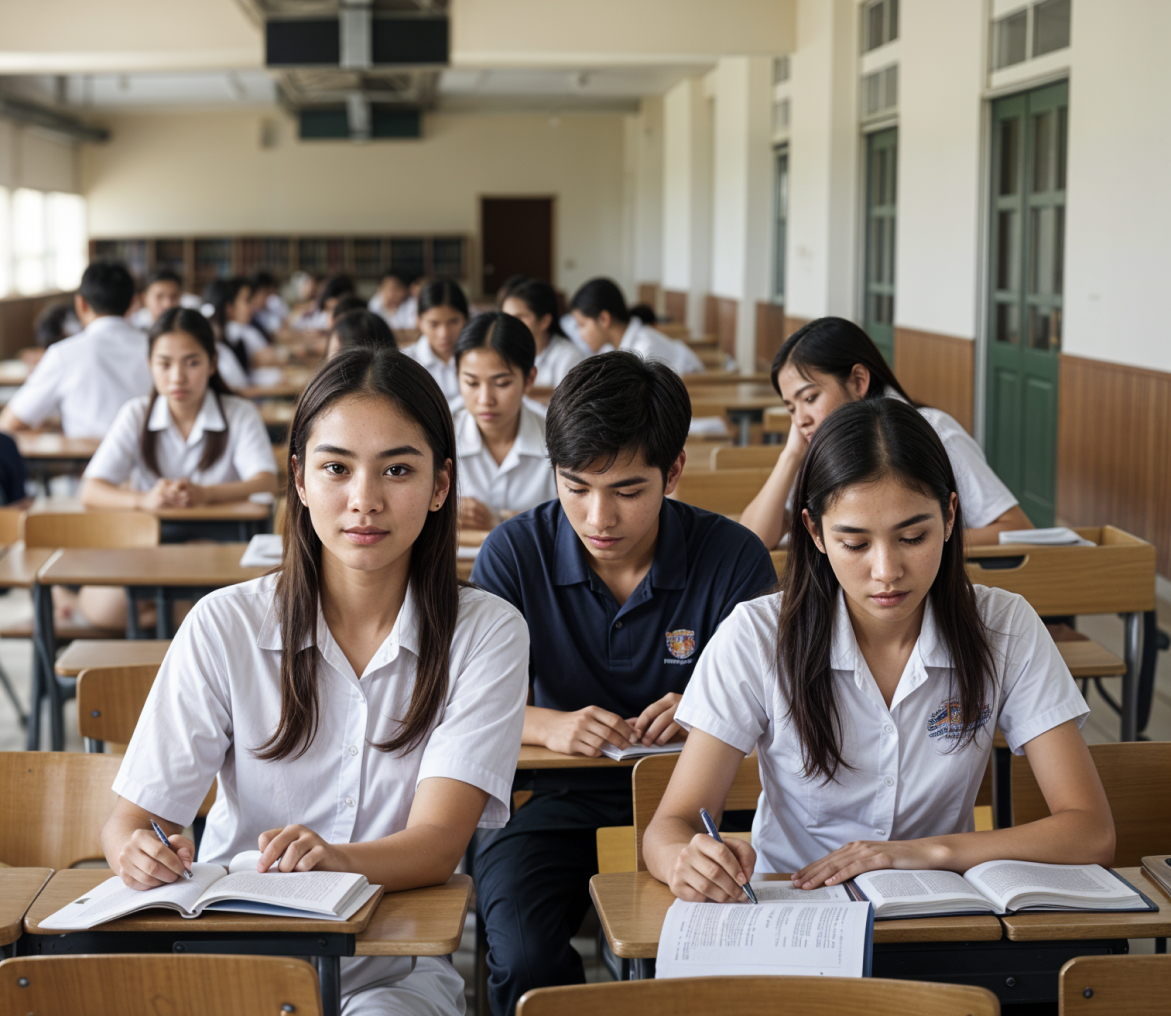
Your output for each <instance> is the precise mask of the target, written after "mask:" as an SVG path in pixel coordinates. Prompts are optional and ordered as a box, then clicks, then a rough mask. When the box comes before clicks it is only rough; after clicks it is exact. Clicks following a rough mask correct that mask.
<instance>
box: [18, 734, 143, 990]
mask: <svg viewBox="0 0 1171 1016" xmlns="http://www.w3.org/2000/svg"><path fill="white" fill-rule="evenodd" d="M121 764H122V759H121V758H119V757H118V756H116V755H79V754H77V753H76V752H47V751H46V752H40V751H5V752H0V787H3V788H4V792H3V793H0V861H3V862H4V863H5V864H9V865H11V866H12V867H14V868H20V867H46V868H58V869H60V868H69V867H71V866H72V865H74V864H76V863H77V862H78V861H88V860H91V859H94V858H101V857H102V856H103V853H102V841H101V833H102V826H103V825H104V824H105V822H106V819H108V818H109V817H110V812H112V811H113V810H114V804H115V803H116V802H117V800H118V798H117V795H116V794H115V793H114V791H113V790H111V789H110V788H111V786H112V785H113V783H114V777H115V776H116V775H117V773H118V767H119V766H120V765H121ZM31 1008H32V1007H31V1006H30V1007H28V1008H26V1009H22V1010H20V1011H21V1012H27V1011H29V1009H31ZM14 1011H16V1010H15V1009H13V1008H11V1007H7V1006H5V1005H3V1004H2V1003H0V1012H14ZM37 1011H38V1012H39V1011H40V1010H37Z"/></svg>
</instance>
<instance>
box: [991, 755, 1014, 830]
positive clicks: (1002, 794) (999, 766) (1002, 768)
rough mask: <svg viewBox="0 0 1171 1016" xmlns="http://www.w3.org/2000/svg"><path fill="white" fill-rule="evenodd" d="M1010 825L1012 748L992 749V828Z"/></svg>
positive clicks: (1004, 827)
mask: <svg viewBox="0 0 1171 1016" xmlns="http://www.w3.org/2000/svg"><path fill="white" fill-rule="evenodd" d="M1011 825H1012V750H1011V749H1009V748H997V747H993V749H992V828H993V829H1007V828H1008V827H1009V826H1011Z"/></svg>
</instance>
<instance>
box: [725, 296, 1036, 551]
mask: <svg viewBox="0 0 1171 1016" xmlns="http://www.w3.org/2000/svg"><path fill="white" fill-rule="evenodd" d="M772 382H773V387H774V388H775V389H776V390H777V394H778V395H780V397H781V398H782V399H784V401H785V406H786V407H787V408H788V410H789V412H790V413H791V414H792V416H791V419H790V428H789V437H788V440H787V441H786V442H785V447H784V450H783V451H782V452H781V455H780V458H779V459H778V460H777V464H776V468H774V469H773V472H772V475H771V476H770V477H769V478H768V480H767V481H766V482H765V485H764V487H763V488H761V491H760V493H759V494H757V495H756V497H755V498H753V500H752V502H751V503H750V504H749V505H748V507H747V508H745V509H744V512H743V513H742V514H741V516H740V522H741V524H742V525H745V526H747V527H748V528H749V529H751V530H752V531H753V532H754V533H756V535H757V536H759V537H760V538H761V539H762V540H763V541H764V544H765V546H766V547H775V546H776V545H777V544H778V543H779V542H780V539H781V536H782V535H783V534H784V533H785V532H786V531H787V530H788V528H789V514H790V505H789V497H790V494H791V492H792V489H793V480H794V478H795V477H796V475H797V470H798V469H799V468H800V467H801V461H802V459H804V457H805V452H806V450H807V449H808V447H809V439H810V438H811V437H813V435H814V434H815V433H817V428H818V427H820V426H821V424H822V421H823V420H825V418H826V417H827V416H829V414H830V413H832V412H833V411H834V410H835V409H837V408H838V406H844V405H846V403H849V402H857V401H859V400H862V399H879V398H890V399H900V400H902V401H903V402H906V403H907V404H908V405H911V406H914V407H915V408H916V409H917V410H918V411H919V413H921V414H922V416H923V418H924V419H925V420H926V421H927V422H928V423H929V424H931V426H932V427H933V428H934V429H935V431H936V433H937V434H938V435H939V439H940V440H941V441H942V442H943V446H944V448H946V449H947V454H948V458H950V459H951V467H952V470H953V471H954V473H955V477H956V483H957V484H958V487H957V491H958V493H959V496H960V500H962V501H963V502H964V517H965V519H966V520H967V521H966V523H965V525H966V526H967V527H968V532H967V534H966V536H965V538H966V540H967V542H968V543H969V544H985V543H996V542H997V541H998V538H999V537H998V534H999V533H1000V532H1001V531H1002V530H1011V529H1032V528H1033V524H1032V523H1031V522H1030V521H1029V519H1028V516H1027V515H1025V513H1024V512H1023V511H1022V510H1021V508H1020V505H1018V504H1017V500H1016V498H1015V497H1013V494H1012V492H1011V491H1010V490H1009V489H1008V487H1007V486H1005V484H1004V483H1003V482H1002V481H1001V479H1000V478H999V477H998V476H997V475H996V474H995V473H994V472H993V471H992V469H991V467H990V466H989V465H988V463H987V462H986V461H985V459H984V452H983V450H982V449H981V448H980V446H979V445H978V444H977V443H976V442H975V440H974V439H973V438H972V436H971V435H970V434H969V433H968V432H967V431H966V430H964V429H963V427H961V426H960V425H959V424H958V423H957V422H956V421H955V420H954V419H953V418H952V417H950V416H948V414H947V413H945V412H943V410H941V409H931V408H929V407H927V406H920V405H918V404H917V403H916V402H914V401H913V400H912V399H911V398H910V396H908V395H907V393H906V392H905V391H904V390H903V386H902V385H900V384H899V382H898V379H897V378H896V377H895V375H894V372H893V371H892V370H891V369H890V366H889V365H888V364H887V362H886V360H885V359H884V358H883V355H882V353H880V352H879V350H878V347H877V346H876V345H875V344H874V343H873V342H872V341H871V340H870V336H868V335H867V334H866V333H865V332H864V331H863V330H862V329H861V328H859V327H858V326H857V325H856V324H854V323H853V322H852V321H847V320H845V319H844V318H836V317H824V318H818V319H817V320H816V321H811V322H810V323H809V324H807V325H805V326H804V327H803V328H801V329H799V330H798V331H796V332H794V333H793V334H792V335H790V336H789V338H788V339H786V340H785V343H784V345H782V346H781V348H780V350H779V351H778V352H777V355H776V357H774V359H773V365H772Z"/></svg>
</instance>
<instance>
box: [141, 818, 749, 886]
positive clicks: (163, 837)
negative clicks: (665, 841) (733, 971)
mask: <svg viewBox="0 0 1171 1016" xmlns="http://www.w3.org/2000/svg"><path fill="white" fill-rule="evenodd" d="M709 821H710V819H709ZM150 824H151V826H152V827H153V828H154V831H155V835H156V836H157V837H158V838H159V839H160V840H162V841H163V846H165V847H166V848H167V849H168V850H174V849H175V848H174V847H172V846H171V841H170V840H168V839H167V834H166V833H165V832H163V830H162V828H161V827H160V826H159V824H158V823H157V822H156V821H155V820H154V819H153V818H152V819H151V820H150ZM176 853H178V851H176ZM183 877H184V878H191V872H189V871H188V870H187V869H186V868H184V869H183ZM754 902H755V901H754Z"/></svg>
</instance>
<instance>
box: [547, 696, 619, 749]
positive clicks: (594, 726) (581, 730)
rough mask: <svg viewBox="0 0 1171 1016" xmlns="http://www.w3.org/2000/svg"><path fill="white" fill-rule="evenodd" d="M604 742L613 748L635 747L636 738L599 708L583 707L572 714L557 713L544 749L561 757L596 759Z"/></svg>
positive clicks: (610, 714)
mask: <svg viewBox="0 0 1171 1016" xmlns="http://www.w3.org/2000/svg"><path fill="white" fill-rule="evenodd" d="M607 741H609V742H610V744H612V745H614V746H615V747H616V748H627V747H629V746H630V745H632V744H637V743H638V737H637V736H636V735H635V732H634V731H633V730H632V729H631V728H630V726H629V725H628V724H627V722H626V721H625V720H624V719H622V717H621V716H618V715H616V714H615V713H611V712H607V711H606V710H605V709H602V708H601V707H600V706H586V707H585V708H584V709H579V710H577V712H574V713H558V714H557V718H556V719H554V720H553V721H552V725H551V727H550V729H549V733H548V736H547V738H546V740H545V747H546V748H551V749H552V750H553V751H559V752H561V753H562V754H563V755H585V756H586V757H587V758H597V757H598V756H599V755H601V754H602V745H603V744H605V743H606V742H607Z"/></svg>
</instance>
